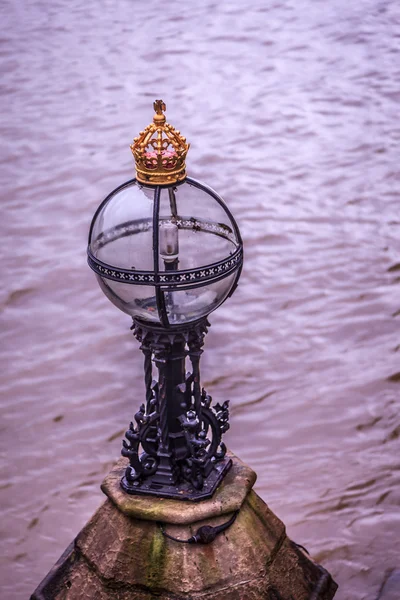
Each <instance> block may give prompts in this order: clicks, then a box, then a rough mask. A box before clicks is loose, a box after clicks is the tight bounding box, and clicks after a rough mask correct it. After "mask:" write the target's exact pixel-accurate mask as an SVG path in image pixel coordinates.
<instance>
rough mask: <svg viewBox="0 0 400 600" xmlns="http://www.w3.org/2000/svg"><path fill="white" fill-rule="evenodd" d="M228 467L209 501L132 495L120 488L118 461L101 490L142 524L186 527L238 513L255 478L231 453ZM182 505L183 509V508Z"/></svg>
mask: <svg viewBox="0 0 400 600" xmlns="http://www.w3.org/2000/svg"><path fill="white" fill-rule="evenodd" d="M227 456H229V457H230V458H231V459H232V462H233V464H232V468H231V469H230V471H229V472H228V474H227V475H226V476H225V477H224V479H223V480H222V483H221V485H220V486H219V487H218V488H217V489H216V491H215V493H214V495H213V497H212V498H209V499H207V500H201V501H199V502H190V501H183V500H172V499H169V498H157V497H156V496H154V497H152V496H139V495H137V496H135V495H131V494H127V493H126V492H124V490H123V489H122V488H121V485H120V482H121V478H122V477H123V475H124V473H125V469H126V467H127V465H128V460H127V459H126V458H120V459H119V460H118V462H117V463H116V464H115V465H114V467H113V468H112V470H111V472H110V473H109V474H108V475H107V477H106V478H105V479H104V481H103V483H102V485H101V489H102V491H103V493H104V494H105V495H106V496H107V497H108V498H109V499H110V500H111V502H112V503H113V504H114V505H115V506H116V507H117V508H118V509H119V510H120V511H121V512H122V513H124V514H125V515H127V516H130V517H134V518H135V519H142V520H146V521H161V522H163V523H171V524H175V525H190V524H192V523H195V522H197V521H202V520H204V519H210V518H212V517H218V516H220V515H225V514H229V513H232V512H234V511H236V510H239V509H240V507H241V506H242V504H243V502H244V501H245V499H246V497H247V495H248V493H249V492H250V490H251V489H252V488H253V486H254V484H255V482H256V479H257V475H256V473H255V472H254V471H253V470H252V469H251V468H250V467H248V466H247V465H246V464H245V463H243V462H242V461H241V460H240V459H239V458H237V456H235V455H234V454H233V453H232V452H228V453H227ZM183 504H184V506H183Z"/></svg>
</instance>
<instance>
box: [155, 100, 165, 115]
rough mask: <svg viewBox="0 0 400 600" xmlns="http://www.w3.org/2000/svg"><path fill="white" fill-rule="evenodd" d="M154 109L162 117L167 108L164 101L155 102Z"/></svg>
mask: <svg viewBox="0 0 400 600" xmlns="http://www.w3.org/2000/svg"><path fill="white" fill-rule="evenodd" d="M153 107H154V110H155V112H156V113H157V114H158V115H162V114H163V112H164V111H165V110H166V109H167V107H166V106H165V102H163V101H162V100H155V101H154V104H153Z"/></svg>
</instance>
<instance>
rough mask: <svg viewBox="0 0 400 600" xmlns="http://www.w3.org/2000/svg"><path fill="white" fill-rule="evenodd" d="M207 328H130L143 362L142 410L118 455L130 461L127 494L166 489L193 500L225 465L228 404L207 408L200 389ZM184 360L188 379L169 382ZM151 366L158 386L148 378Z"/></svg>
mask: <svg viewBox="0 0 400 600" xmlns="http://www.w3.org/2000/svg"><path fill="white" fill-rule="evenodd" d="M208 326H209V324H208V322H207V321H202V322H200V323H198V324H196V326H195V327H193V328H192V329H191V330H189V331H188V330H187V329H186V330H181V331H176V332H174V333H171V332H168V333H166V332H165V331H162V330H158V329H155V328H153V329H150V328H146V327H144V326H143V324H138V323H135V324H134V328H133V329H134V333H135V335H136V337H137V338H138V339H139V341H140V342H141V344H142V345H141V349H142V351H143V353H144V356H145V383H146V405H145V404H142V405H141V407H140V409H139V411H138V412H137V413H136V414H135V417H134V423H133V422H132V423H131V424H130V427H129V429H128V431H127V432H126V434H125V437H126V440H123V448H122V455H123V456H125V457H127V458H129V466H128V467H127V469H126V473H125V478H124V479H123V481H122V485H123V487H124V489H127V491H132V488H131V487H130V486H134V487H135V490H137V491H138V492H140V490H142V489H144V488H146V486H147V487H148V488H150V489H155V488H157V490H159V489H160V488H162V487H165V486H166V487H169V488H172V487H174V489H175V490H178V492H176V493H182V490H181V489H180V487H182V486H183V487H185V486H186V487H187V486H189V487H187V489H189V490H190V489H191V490H195V492H193V495H194V496H196V493H200V492H201V491H202V490H203V488H204V487H207V486H205V483H206V481H208V479H209V478H210V477H211V478H214V480H215V481H217V479H218V478H217V479H216V475H215V473H216V471H217V472H219V469H218V468H217V465H218V464H219V463H221V462H223V461H224V460H225V461H226V459H225V455H226V446H225V444H224V443H223V442H222V439H221V438H222V435H223V434H224V433H225V432H226V431H227V430H228V429H229V401H228V400H227V401H225V402H224V403H223V404H219V403H218V404H216V405H215V406H212V398H211V396H210V395H209V394H207V392H206V391H205V390H204V388H201V387H200V370H199V360H200V356H201V353H202V346H203V343H204V336H205V334H206V332H207V328H208ZM186 355H188V356H189V358H190V361H191V363H192V373H188V374H187V375H186V377H185V379H184V381H181V380H180V379H179V376H178V379H176V378H175V379H174V378H173V377H172V379H171V372H172V371H174V369H175V371H174V372H175V373H176V372H178V373H179V371H180V369H176V364H177V363H179V364H182V366H183V365H184V362H185V356H186ZM153 361H154V362H155V364H156V365H157V368H158V371H159V381H158V382H157V381H154V380H153V378H152V362H153ZM173 361H174V364H175V367H173V366H171V363H172V362H173ZM171 382H172V384H173V385H171ZM171 413H172V415H171ZM225 467H226V468H229V465H228V466H227V465H225ZM213 485H214V484H213ZM146 489H147V488H146ZM132 493H133V492H132ZM143 493H146V492H143ZM149 493H150V492H149ZM174 493H175V492H172V491H171V490H170V491H168V492H166V493H165V494H162V493H161V495H168V496H173V495H174Z"/></svg>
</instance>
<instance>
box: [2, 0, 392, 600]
mask: <svg viewBox="0 0 400 600" xmlns="http://www.w3.org/2000/svg"><path fill="white" fill-rule="evenodd" d="M0 20H1V22H2V25H3V27H2V33H1V40H0V42H1V45H0V52H1V80H0V90H1V102H2V110H1V114H0V123H1V134H2V145H1V150H0V153H1V195H2V203H1V206H2V213H1V222H0V227H1V237H0V244H1V248H2V285H1V290H0V304H1V349H0V351H1V366H2V369H1V382H0V383H1V393H2V400H1V425H0V428H1V429H0V431H1V437H0V439H1V441H0V443H1V452H2V454H1V482H0V485H1V487H0V494H1V508H2V518H1V522H0V529H1V540H2V554H3V562H2V567H1V576H0V582H1V583H0V590H1V591H0V596H1V598H2V599H3V598H4V600H14V599H15V600H22V599H26V598H27V597H29V594H30V593H31V592H32V591H33V589H34V588H35V587H36V585H37V584H38V583H39V581H40V580H41V579H42V578H43V577H44V575H45V574H46V573H47V572H48V570H49V569H50V567H51V566H52V564H53V563H54V562H55V561H56V559H58V557H59V555H60V554H61V552H62V551H63V550H64V548H65V547H66V546H67V545H68V544H69V542H70V541H71V540H72V539H73V537H74V536H75V535H76V533H77V532H78V531H79V530H80V528H81V527H82V526H83V525H84V523H85V522H86V521H87V519H88V518H89V517H90V515H91V514H92V512H93V511H94V510H95V509H96V507H97V506H98V505H99V504H100V502H101V501H102V494H101V492H100V489H99V484H100V482H101V480H102V478H103V477H104V475H105V474H106V473H107V472H108V471H109V469H110V467H111V465H112V464H113V462H114V460H115V459H116V458H117V457H118V455H119V452H120V447H121V438H122V437H123V431H124V430H125V428H126V426H127V425H128V423H129V421H130V419H131V418H132V416H133V413H134V411H135V409H136V408H137V406H138V405H139V404H140V403H141V402H142V399H143V397H144V384H143V377H142V356H141V354H140V351H139V349H138V343H137V342H136V340H134V339H133V337H132V336H131V334H130V332H129V326H130V320H129V317H127V316H126V315H124V314H122V313H119V311H118V310H117V309H116V308H115V307H114V306H112V305H111V304H110V303H109V302H108V301H107V299H106V298H105V297H104V296H103V295H102V293H101V291H100V289H99V288H98V286H97V284H96V281H95V278H94V275H93V274H92V272H91V271H90V270H89V268H88V267H87V265H86V257H85V249H86V248H85V247H86V236H87V231H88V226H89V223H90V220H91V216H92V214H93V213H94V211H95V209H96V207H97V205H98V204H99V203H100V201H101V200H102V198H103V197H104V196H105V195H107V194H108V193H109V191H111V190H112V189H113V188H114V187H116V186H117V185H119V184H120V183H122V182H123V181H126V180H128V179H130V178H132V177H133V175H134V170H133V160H132V156H131V153H130V150H129V143H130V142H131V140H132V138H133V137H134V136H135V135H136V134H137V133H138V132H139V131H140V130H141V129H142V128H143V127H144V126H145V125H147V124H148V123H149V122H150V120H151V118H152V114H153V111H152V102H153V100H154V99H155V98H163V99H164V100H165V101H166V103H167V117H168V120H169V121H170V122H171V123H172V124H174V125H175V126H176V127H177V128H178V129H180V130H181V131H182V132H183V134H184V135H186V136H187V138H188V140H189V141H190V142H191V149H190V151H189V155H188V171H189V174H190V175H191V176H192V177H194V178H196V179H200V180H204V181H205V182H207V183H208V184H210V185H212V186H213V187H214V188H215V189H216V190H217V191H218V192H219V193H220V194H221V195H222V196H223V197H224V198H225V200H226V202H227V204H228V205H229V207H230V209H231V210H232V211H233V213H234V214H235V216H236V217H237V220H238V222H239V225H240V227H241V231H242V233H243V237H244V243H245V266H244V270H243V275H242V278H241V283H240V285H239V288H238V289H237V291H236V293H235V295H234V296H233V297H232V298H231V299H230V300H229V301H227V302H226V303H225V304H224V305H223V307H221V308H220V309H219V310H218V311H217V312H216V313H214V314H213V315H212V316H211V323H212V327H211V330H210V333H209V334H208V337H207V340H206V352H205V354H204V355H203V359H202V377H203V384H204V385H205V386H206V388H207V390H208V392H209V393H211V394H212V396H213V397H214V401H217V400H218V401H221V400H225V399H227V398H229V399H230V400H231V406H232V421H231V430H230V432H229V433H228V435H227V441H228V444H229V446H230V448H231V449H232V450H233V451H234V452H236V453H237V454H238V455H239V456H240V457H241V458H242V459H243V460H245V461H246V462H247V463H248V464H249V465H251V466H252V467H253V468H254V469H255V470H256V471H257V473H258V482H257V484H256V489H257V491H258V493H259V494H260V495H261V496H262V497H263V498H264V499H265V501H266V502H267V503H268V504H269V505H270V507H271V508H272V510H273V511H274V512H276V513H277V515H278V516H279V517H280V518H281V519H282V520H283V521H284V522H285V523H286V525H287V529H288V533H289V535H290V536H291V537H292V538H293V539H294V540H295V541H297V542H298V543H301V544H303V545H304V546H306V547H307V548H308V549H309V551H310V552H311V553H312V554H313V556H314V557H315V558H316V559H317V560H318V561H320V562H321V563H322V564H323V565H324V566H325V567H326V568H327V569H329V570H330V572H331V573H332V575H333V576H334V577H335V579H336V580H337V581H338V583H339V585H340V589H339V591H338V593H337V596H336V598H337V599H338V600H362V599H363V600H375V598H376V596H377V594H378V593H379V589H380V586H381V584H382V581H383V580H384V578H385V576H386V575H387V574H388V573H389V572H390V571H391V570H392V569H398V568H400V549H399V543H398V542H399V539H400V512H399V503H400V492H399V480H400V476H399V469H400V460H399V457H400V453H399V442H400V418H399V392H400V365H399V358H400V335H399V322H400V296H399V291H400V244H399V237H400V211H399V185H400V172H399V166H398V165H399V159H398V157H399V139H400V125H399V118H398V117H399V101H400V92H399V87H398V82H399V79H400V4H399V3H398V2H396V1H395V0H391V1H389V0H359V1H358V2H348V1H345V0H330V1H329V2H323V1H319V0H287V1H283V0H278V1H276V2H274V1H272V0H271V2H266V1H265V0H264V1H261V0H255V1H253V2H251V3H249V2H248V3H246V2H240V1H239V0H232V1H231V2H218V3H217V2H204V3H201V2H200V3H199V2H194V0H191V1H187V2H181V3H177V2H169V3H168V2H160V1H159V0H153V1H150V2H138V1H136V2H134V1H133V0H130V1H129V0H118V1H117V0H99V1H97V2H95V1H94V0H86V1H85V2H83V1H80V0H69V2H66V1H65V0H63V1H61V0H53V2H51V3H50V2H45V1H44V0H25V1H24V2H13V1H11V0H2V2H1V4H0Z"/></svg>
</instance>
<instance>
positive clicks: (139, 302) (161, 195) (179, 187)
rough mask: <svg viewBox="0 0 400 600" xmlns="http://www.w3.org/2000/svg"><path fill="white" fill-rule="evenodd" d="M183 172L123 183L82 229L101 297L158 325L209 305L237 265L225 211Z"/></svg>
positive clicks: (237, 245) (216, 302)
mask: <svg viewBox="0 0 400 600" xmlns="http://www.w3.org/2000/svg"><path fill="white" fill-rule="evenodd" d="M178 133H179V132H178ZM169 158H170V157H169ZM165 172H166V173H167V174H168V164H167V167H166V169H165ZM184 175H185V176H184V177H183V178H182V180H181V181H174V182H173V183H171V184H168V183H163V184H162V185H153V184H151V183H144V182H143V181H139V180H138V179H133V180H131V181H128V182H127V183H124V184H123V185H121V186H120V187H118V188H117V189H116V190H114V191H113V192H111V194H109V195H108V196H107V198H106V199H105V200H104V201H103V202H102V204H101V205H100V206H99V208H98V209H97V211H96V213H95V215H94V218H93V221H92V224H91V227H90V232H89V247H88V261H89V265H90V266H91V268H92V269H93V270H94V271H95V273H96V275H97V279H98V282H99V284H100V287H101V289H102V290H103V292H104V294H105V295H106V296H107V297H108V298H109V300H111V302H112V303H113V304H115V305H116V306H117V307H118V308H119V309H120V310H122V311H124V312H125V313H127V314H129V315H131V316H132V317H134V318H135V319H139V320H140V321H144V322H146V323H148V324H154V325H160V326H162V327H163V328H174V327H178V326H180V325H181V326H184V325H186V324H190V323H193V322H195V321H197V320H199V319H201V318H203V317H205V316H207V315H208V314H209V313H211V312H212V311H213V310H215V309H216V308H217V307H218V306H220V305H221V304H222V302H223V301H224V300H225V299H226V298H227V297H228V296H229V295H230V294H231V293H232V292H233V290H234V288H235V287H236V284H237V281H238V279H239V275H240V270H241V265H242V240H241V236H240V232H239V229H238V226H237V224H236V222H235V220H234V218H233V216H232V214H231V213H230V211H229V209H228V208H227V207H226V205H225V203H224V202H223V200H222V199H221V198H220V196H219V195H218V194H217V193H216V192H215V191H213V190H212V189H211V188H210V187H208V186H206V185H204V184H202V183H200V182H198V181H196V180H194V179H191V178H189V177H186V174H184Z"/></svg>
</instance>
